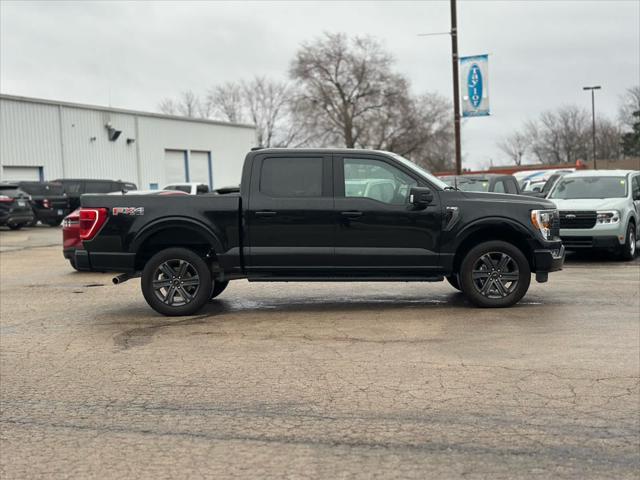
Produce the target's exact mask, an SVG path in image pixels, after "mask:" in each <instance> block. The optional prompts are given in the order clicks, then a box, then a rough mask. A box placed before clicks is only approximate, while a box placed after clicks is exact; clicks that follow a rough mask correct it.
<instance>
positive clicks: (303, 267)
mask: <svg viewBox="0 0 640 480" xmlns="http://www.w3.org/2000/svg"><path fill="white" fill-rule="evenodd" d="M333 211H334V208H333V185H332V164H331V156H330V155H324V154H322V153H309V154H306V153H300V152H298V153H290V154H287V153H286V152H282V153H274V154H264V155H259V156H257V157H256V158H255V159H254V162H253V166H252V171H251V186H250V195H249V204H248V206H246V208H245V222H246V228H247V238H246V245H247V246H248V248H247V249H246V251H247V252H248V255H249V256H248V259H247V262H246V268H247V271H248V273H249V277H250V278H251V277H254V278H255V277H256V276H267V277H269V276H274V275H286V276H296V275H303V276H311V275H313V272H314V271H318V270H323V269H327V267H328V266H330V265H331V264H332V262H333V254H334V249H333V247H334V246H333V241H334V230H335V222H334V218H333Z"/></svg>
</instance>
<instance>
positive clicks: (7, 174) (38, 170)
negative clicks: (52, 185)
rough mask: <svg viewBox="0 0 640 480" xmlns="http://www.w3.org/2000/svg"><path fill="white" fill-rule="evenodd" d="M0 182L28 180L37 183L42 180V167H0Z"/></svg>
mask: <svg viewBox="0 0 640 480" xmlns="http://www.w3.org/2000/svg"><path fill="white" fill-rule="evenodd" d="M2 180H4V181H5V182H7V181H16V180H29V181H33V182H39V181H41V180H43V178H42V167H2Z"/></svg>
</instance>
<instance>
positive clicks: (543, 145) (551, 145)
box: [525, 105, 590, 164]
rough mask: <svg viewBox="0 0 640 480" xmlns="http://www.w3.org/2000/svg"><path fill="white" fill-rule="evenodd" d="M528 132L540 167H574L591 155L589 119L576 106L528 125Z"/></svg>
mask: <svg viewBox="0 0 640 480" xmlns="http://www.w3.org/2000/svg"><path fill="white" fill-rule="evenodd" d="M525 132H526V137H527V140H528V141H530V150H531V153H532V154H533V155H534V157H535V158H536V159H537V160H538V162H540V163H547V164H549V163H575V161H576V160H578V159H586V158H587V157H589V155H590V151H589V115H588V113H587V112H586V111H585V110H583V109H581V108H579V107H577V106H575V105H566V106H563V107H560V108H558V109H557V110H555V111H547V112H544V113H542V115H540V118H539V119H538V120H537V121H535V120H533V121H529V122H527V123H526V124H525Z"/></svg>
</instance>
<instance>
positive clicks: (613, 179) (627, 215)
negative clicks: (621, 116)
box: [441, 168, 640, 260]
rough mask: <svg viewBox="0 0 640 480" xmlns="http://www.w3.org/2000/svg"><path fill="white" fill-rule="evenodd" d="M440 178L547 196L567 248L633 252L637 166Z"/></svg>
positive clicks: (473, 187)
mask: <svg viewBox="0 0 640 480" xmlns="http://www.w3.org/2000/svg"><path fill="white" fill-rule="evenodd" d="M441 179H442V180H444V181H445V182H446V183H448V184H449V185H451V186H452V187H454V188H457V189H458V190H463V191H472V192H494V193H510V194H516V195H528V196H534V197H539V198H546V199H548V200H551V201H552V202H553V203H555V204H556V206H557V207H558V211H559V216H560V238H562V243H563V244H564V246H565V248H567V249H568V250H582V249H605V250H609V251H613V252H615V253H617V254H618V255H619V257H620V258H622V259H625V260H631V259H633V258H634V257H635V255H636V247H637V244H636V242H637V240H638V237H639V234H640V222H639V221H638V219H640V172H639V171H637V170H576V169H573V168H572V169H561V170H543V171H537V172H530V171H529V172H518V173H516V174H514V175H500V174H488V175H460V176H444V177H441Z"/></svg>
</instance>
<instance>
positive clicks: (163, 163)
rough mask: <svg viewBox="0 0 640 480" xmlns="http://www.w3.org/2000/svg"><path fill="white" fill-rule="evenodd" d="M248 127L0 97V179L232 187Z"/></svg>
mask: <svg viewBox="0 0 640 480" xmlns="http://www.w3.org/2000/svg"><path fill="white" fill-rule="evenodd" d="M255 144H256V143H255V128H254V127H253V126H250V125H236V124H231V123H225V122H216V121H211V120H200V119H193V118H185V117H176V116H171V115H161V114H156V113H147V112H137V111H132V110H123V109H119V108H107V107H99V106H92V105H80V104H75V103H67V102H57V101H51V100H42V99H37V98H28V97H16V96H11V95H0V181H2V180H4V181H7V180H54V179H57V178H104V179H110V180H123V181H129V182H134V183H136V184H137V185H138V188H140V189H150V188H151V189H153V188H161V187H162V186H163V185H164V184H167V183H172V182H185V181H191V182H201V183H204V184H207V185H209V186H210V187H211V188H220V187H223V186H229V185H238V184H239V183H240V175H241V170H242V164H243V162H244V157H245V155H246V153H247V151H249V150H250V149H251V147H253V146H255Z"/></svg>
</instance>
